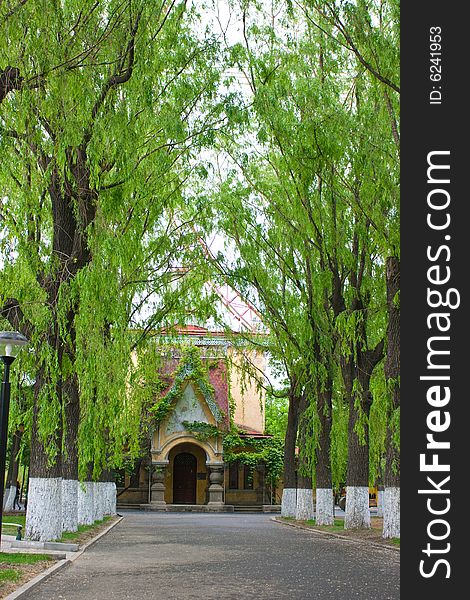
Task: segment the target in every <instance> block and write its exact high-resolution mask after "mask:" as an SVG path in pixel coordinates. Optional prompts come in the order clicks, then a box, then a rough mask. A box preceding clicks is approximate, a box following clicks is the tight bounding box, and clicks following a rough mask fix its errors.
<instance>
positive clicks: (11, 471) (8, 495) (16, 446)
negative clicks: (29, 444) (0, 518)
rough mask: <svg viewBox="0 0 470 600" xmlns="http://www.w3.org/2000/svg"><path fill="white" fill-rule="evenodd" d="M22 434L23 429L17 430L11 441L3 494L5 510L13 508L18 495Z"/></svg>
mask: <svg viewBox="0 0 470 600" xmlns="http://www.w3.org/2000/svg"><path fill="white" fill-rule="evenodd" d="M22 436H23V432H22V431H20V430H17V431H15V433H14V434H13V439H12V442H11V453H10V462H9V464H8V474H7V481H6V486H5V493H4V495H3V510H4V511H5V512H7V511H11V510H13V504H14V501H15V497H16V490H17V483H18V470H19V466H20V465H19V462H18V452H19V451H20V445H21V438H22Z"/></svg>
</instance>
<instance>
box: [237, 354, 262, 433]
mask: <svg viewBox="0 0 470 600" xmlns="http://www.w3.org/2000/svg"><path fill="white" fill-rule="evenodd" d="M238 353H239V351H237V350H233V349H232V348H229V356H230V358H231V359H232V369H231V374H230V376H231V377H230V379H231V381H230V392H231V395H232V398H233V401H234V404H235V414H234V419H233V420H234V421H235V423H237V424H238V425H246V426H247V427H250V428H252V429H255V430H256V431H261V432H264V406H265V397H264V392H263V391H262V390H258V389H257V386H256V380H254V379H253V378H248V377H247V376H246V375H245V377H244V378H243V371H241V368H240V366H239V365H240V364H241V363H242V361H243V359H242V358H241V357H240V355H239V354H238ZM247 354H248V356H249V359H250V361H251V362H252V363H253V364H254V365H255V366H256V367H257V369H259V370H260V371H261V373H264V370H265V368H266V359H265V357H264V355H263V353H261V352H249V353H247Z"/></svg>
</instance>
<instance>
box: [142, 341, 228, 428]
mask: <svg viewBox="0 0 470 600" xmlns="http://www.w3.org/2000/svg"><path fill="white" fill-rule="evenodd" d="M188 381H192V382H193V383H194V384H195V385H196V386H197V387H198V389H199V390H200V391H201V393H202V395H203V396H204V399H205V401H206V402H207V404H208V406H209V407H210V409H211V411H212V414H213V415H214V418H215V420H216V421H217V422H219V421H221V420H222V418H223V414H222V412H221V411H220V409H219V407H218V406H217V404H216V403H215V400H214V388H213V387H212V385H211V384H210V382H209V377H208V371H207V370H206V368H205V366H204V364H203V361H202V359H201V353H200V350H199V349H198V348H197V346H192V345H190V346H186V347H185V348H183V350H182V356H181V360H180V361H179V364H178V368H177V370H176V372H175V373H174V378H173V385H172V386H171V388H170V390H169V391H168V392H167V393H166V394H165V395H164V396H163V397H162V398H161V399H158V400H157V401H156V402H155V404H154V405H153V406H152V407H150V409H149V412H150V413H151V414H152V416H153V419H154V422H155V424H159V423H161V422H162V420H163V419H164V418H165V417H166V416H167V415H168V414H169V413H170V412H171V410H172V409H173V408H174V407H175V401H176V399H178V398H180V397H181V393H182V391H183V386H184V385H185V384H186V383H187V382H188Z"/></svg>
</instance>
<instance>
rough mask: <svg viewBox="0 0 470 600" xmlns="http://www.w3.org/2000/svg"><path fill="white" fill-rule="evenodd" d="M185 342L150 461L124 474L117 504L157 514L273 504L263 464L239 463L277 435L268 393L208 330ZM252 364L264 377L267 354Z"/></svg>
mask: <svg viewBox="0 0 470 600" xmlns="http://www.w3.org/2000/svg"><path fill="white" fill-rule="evenodd" d="M178 338H179V339H178V343H177V344H174V345H173V346H172V347H171V352H170V353H169V355H168V356H166V357H165V359H164V361H163V362H162V367H161V370H160V381H161V382H162V389H161V390H160V396H159V398H158V399H157V402H156V403H155V414H156V415H157V417H158V418H156V421H155V426H154V428H153V431H152V432H151V435H150V439H151V444H150V449H149V452H148V456H143V457H142V459H141V460H140V461H138V462H137V464H136V466H135V469H134V472H133V473H128V474H123V473H121V479H120V481H118V504H119V505H121V506H123V505H139V506H141V507H142V508H147V509H154V510H176V509H180V510H181V508H182V506H183V505H185V507H186V509H191V510H234V508H235V507H255V506H257V507H261V506H263V505H269V504H270V503H271V499H272V490H270V489H269V485H267V482H266V478H265V467H264V465H263V464H258V465H257V466H256V467H255V468H254V469H253V468H250V466H249V465H247V464H243V463H242V462H240V461H238V460H234V458H236V457H235V456H234V455H236V454H237V452H245V453H246V452H250V448H252V446H253V445H256V443H259V440H266V439H268V438H270V436H267V435H265V434H264V394H263V393H262V390H261V388H260V387H259V385H258V383H257V381H256V378H255V377H253V376H247V375H245V376H244V375H243V369H242V368H241V364H242V355H243V351H242V350H240V348H235V347H234V345H233V344H232V343H231V342H230V340H229V338H228V337H227V336H225V335H224V334H223V333H220V332H213V331H209V330H208V329H205V328H203V327H196V326H187V327H184V328H180V329H179V336H178ZM179 342H181V344H180V343H179ZM182 348H186V350H182ZM195 348H196V349H197V350H196V351H194V349H195ZM188 349H193V350H188ZM249 359H250V362H251V363H252V364H253V365H254V366H255V368H256V370H257V371H258V372H259V373H260V374H261V373H263V372H264V370H265V367H266V360H265V356H264V353H263V352H255V351H252V350H250V351H249ZM234 426H235V427H234ZM234 430H235V431H236V432H237V433H236V437H235V440H236V441H237V443H236V445H235V446H233V447H231V449H230V453H231V460H230V461H227V460H225V459H226V454H224V441H225V442H227V440H228V438H227V435H228V434H229V433H231V432H233V431H234ZM232 437H233V436H232ZM257 441H258V442H257ZM226 446H227V444H225V450H226V449H227V447H226Z"/></svg>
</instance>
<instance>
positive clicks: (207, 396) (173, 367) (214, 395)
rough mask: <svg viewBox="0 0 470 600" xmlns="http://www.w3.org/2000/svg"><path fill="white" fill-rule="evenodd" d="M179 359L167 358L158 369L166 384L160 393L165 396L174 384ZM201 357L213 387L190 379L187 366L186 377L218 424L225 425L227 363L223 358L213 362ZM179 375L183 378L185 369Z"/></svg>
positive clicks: (227, 416) (189, 371) (227, 404)
mask: <svg viewBox="0 0 470 600" xmlns="http://www.w3.org/2000/svg"><path fill="white" fill-rule="evenodd" d="M179 362H180V361H179V360H178V359H176V358H171V359H167V360H166V361H165V363H164V365H163V366H162V368H161V369H160V376H161V378H162V380H163V381H164V382H165V383H166V384H167V385H166V386H165V389H164V390H163V392H162V393H161V396H162V397H164V396H166V395H167V394H168V393H169V392H170V391H171V390H172V389H173V388H174V387H175V386H176V382H175V373H176V371H177V369H178V366H179ZM208 362H209V361H207V360H205V359H202V363H203V364H206V365H208V367H209V368H208V371H209V373H208V380H209V383H210V385H211V386H212V388H213V391H212V390H210V389H209V388H208V387H207V385H206V382H205V381H204V380H198V379H191V374H192V370H191V368H190V367H188V371H187V374H186V377H187V379H188V380H191V381H192V383H193V385H194V386H195V387H196V388H197V389H198V390H199V391H200V392H201V394H202V395H203V397H204V400H205V401H206V404H207V406H208V408H209V410H210V411H211V413H212V415H213V417H214V419H215V421H216V423H217V425H218V426H222V427H227V426H228V425H229V423H230V415H229V410H230V407H229V400H228V378H227V365H226V362H225V360H224V359H223V358H221V359H219V360H217V362H214V359H212V360H211V361H210V363H209V364H208ZM179 376H180V377H181V376H182V377H183V379H185V378H186V377H185V371H183V372H180V373H179Z"/></svg>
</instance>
